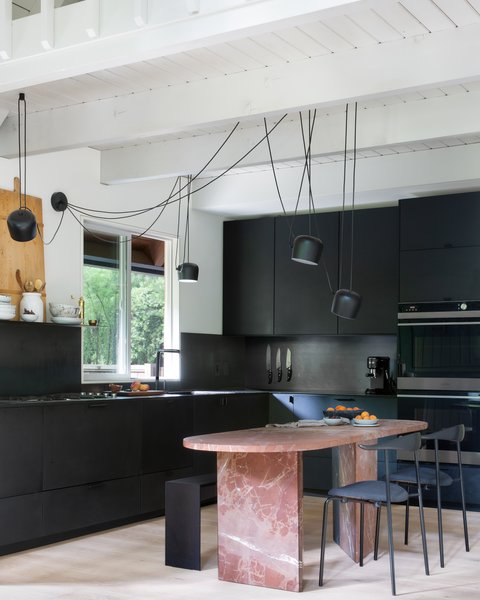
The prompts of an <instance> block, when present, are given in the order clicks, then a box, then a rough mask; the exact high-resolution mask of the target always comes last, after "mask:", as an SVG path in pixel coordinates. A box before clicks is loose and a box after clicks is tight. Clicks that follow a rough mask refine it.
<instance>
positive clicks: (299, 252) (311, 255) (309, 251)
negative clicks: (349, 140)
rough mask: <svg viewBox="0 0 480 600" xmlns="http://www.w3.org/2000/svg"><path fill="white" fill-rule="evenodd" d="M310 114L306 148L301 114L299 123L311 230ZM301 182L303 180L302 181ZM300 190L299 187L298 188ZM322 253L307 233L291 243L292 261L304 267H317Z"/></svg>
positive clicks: (312, 215)
mask: <svg viewBox="0 0 480 600" xmlns="http://www.w3.org/2000/svg"><path fill="white" fill-rule="evenodd" d="M310 117H311V113H310V111H309V113H308V121H309V124H308V147H307V145H306V143H305V135H304V130H303V121H302V113H300V123H301V126H302V138H303V147H304V152H305V167H306V170H307V178H308V223H309V229H311V220H312V218H313V217H314V216H315V206H314V203H313V194H312V136H313V128H314V126H315V117H316V111H315V112H314V116H313V120H310ZM302 181H303V179H302ZM300 188H301V186H300ZM322 252H323V242H322V240H321V239H319V238H318V237H315V236H314V235H312V234H311V231H309V232H308V235H298V236H297V237H296V238H295V240H294V241H293V248H292V260H294V261H296V262H299V263H303V264H305V265H314V266H317V265H318V264H319V262H320V258H321V256H322Z"/></svg>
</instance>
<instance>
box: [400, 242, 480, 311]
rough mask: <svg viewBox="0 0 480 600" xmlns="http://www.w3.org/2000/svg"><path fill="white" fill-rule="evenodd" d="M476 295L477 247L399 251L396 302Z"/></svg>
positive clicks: (479, 282) (479, 274) (479, 289)
mask: <svg viewBox="0 0 480 600" xmlns="http://www.w3.org/2000/svg"><path fill="white" fill-rule="evenodd" d="M479 298H480V247H474V246H472V247H469V248H468V247H467V248H445V249H441V250H440V249H439V250H417V251H415V250H412V251H409V252H400V302H440V301H442V300H478V299H479Z"/></svg>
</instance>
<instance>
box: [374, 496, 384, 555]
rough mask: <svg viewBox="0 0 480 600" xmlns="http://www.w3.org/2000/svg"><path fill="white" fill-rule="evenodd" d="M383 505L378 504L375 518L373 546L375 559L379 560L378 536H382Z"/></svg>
mask: <svg viewBox="0 0 480 600" xmlns="http://www.w3.org/2000/svg"><path fill="white" fill-rule="evenodd" d="M381 509H382V505H381V504H379V505H378V506H377V515H376V520H375V544H374V546H373V560H378V538H379V537H380V514H381V512H380V511H381Z"/></svg>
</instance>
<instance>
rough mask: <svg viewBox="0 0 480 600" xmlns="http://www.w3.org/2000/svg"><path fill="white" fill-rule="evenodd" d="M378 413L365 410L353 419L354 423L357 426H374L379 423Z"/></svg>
mask: <svg viewBox="0 0 480 600" xmlns="http://www.w3.org/2000/svg"><path fill="white" fill-rule="evenodd" d="M378 424H379V423H378V418H377V416H376V415H371V414H370V413H369V412H368V411H367V410H363V411H362V412H361V413H360V414H359V415H357V416H356V417H355V418H354V419H352V425H355V426H356V427H372V426H374V425H378Z"/></svg>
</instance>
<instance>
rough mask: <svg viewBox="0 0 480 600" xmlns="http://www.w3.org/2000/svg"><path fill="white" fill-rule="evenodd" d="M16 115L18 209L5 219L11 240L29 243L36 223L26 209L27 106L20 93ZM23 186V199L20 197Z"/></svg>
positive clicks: (32, 237)
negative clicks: (21, 108)
mask: <svg viewBox="0 0 480 600" xmlns="http://www.w3.org/2000/svg"><path fill="white" fill-rule="evenodd" d="M21 106H23V179H22V135H21V124H22V123H21V121H22V119H21V118H20V114H21V112H22V111H21V110H20V107H21ZM17 114H18V179H19V208H18V209H17V210H14V211H13V212H11V213H10V214H9V215H8V217H7V226H8V231H9V233H10V237H11V238H12V240H15V241H16V242H29V241H30V240H33V239H34V237H35V236H36V235H37V221H36V219H35V215H34V214H33V212H32V211H31V210H30V209H29V208H28V207H27V192H26V189H27V184H26V178H27V168H26V167H27V104H26V102H25V94H23V93H20V94H19V95H18V101H17ZM22 184H23V197H22Z"/></svg>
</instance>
